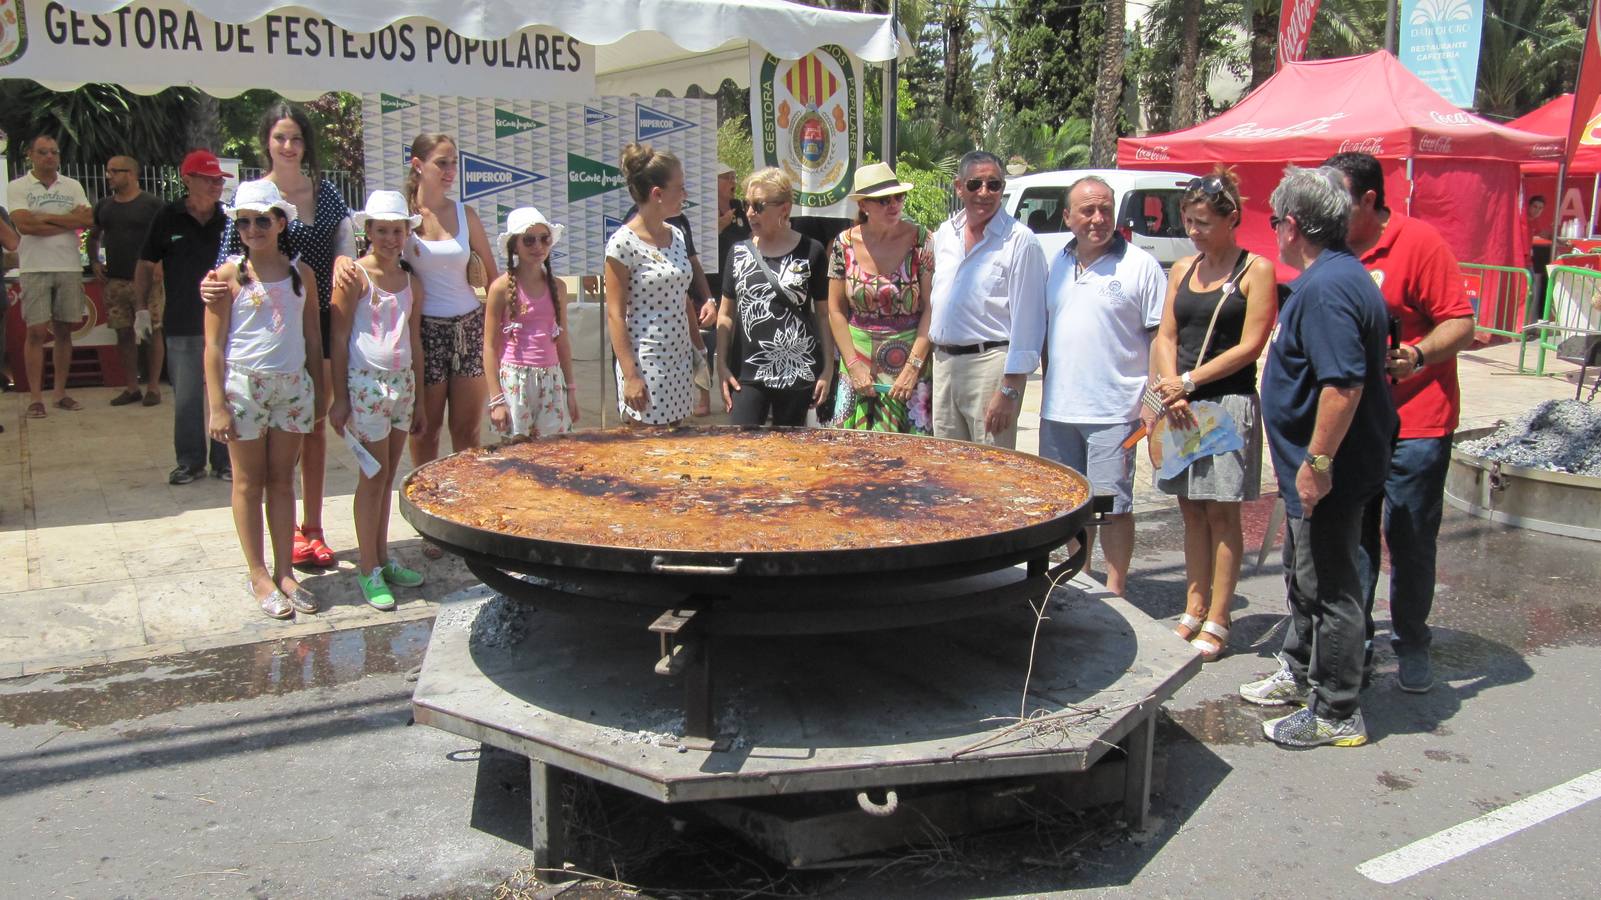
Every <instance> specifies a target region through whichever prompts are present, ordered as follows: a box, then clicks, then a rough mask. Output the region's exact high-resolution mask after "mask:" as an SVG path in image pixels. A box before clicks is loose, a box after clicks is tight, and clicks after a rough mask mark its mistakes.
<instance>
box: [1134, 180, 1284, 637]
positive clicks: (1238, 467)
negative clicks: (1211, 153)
mask: <svg viewBox="0 0 1601 900" xmlns="http://www.w3.org/2000/svg"><path fill="white" fill-rule="evenodd" d="M1181 208H1182V210H1183V215H1184V228H1185V231H1186V233H1187V234H1188V235H1189V237H1190V239H1191V240H1192V241H1194V243H1195V249H1196V251H1197V252H1196V254H1195V255H1194V256H1190V257H1186V258H1184V259H1181V260H1179V261H1178V262H1177V263H1175V264H1174V266H1173V269H1172V272H1171V274H1170V276H1169V279H1168V286H1167V303H1166V306H1165V307H1164V309H1163V311H1162V324H1161V325H1160V326H1159V327H1158V329H1157V333H1156V339H1155V340H1154V341H1153V342H1152V344H1151V374H1152V377H1153V381H1154V383H1153V385H1152V389H1153V390H1154V391H1155V392H1156V393H1157V395H1158V396H1160V397H1161V398H1162V402H1163V404H1164V405H1165V406H1166V407H1167V415H1168V416H1169V420H1170V423H1171V424H1172V425H1173V426H1175V427H1193V426H1194V425H1195V416H1194V414H1193V413H1192V412H1191V410H1190V403H1192V402H1197V401H1201V400H1209V401H1212V402H1214V403H1217V404H1218V405H1220V406H1221V407H1223V409H1224V410H1226V411H1227V412H1228V413H1229V415H1230V416H1232V417H1233V419H1234V423H1235V425H1236V426H1238V427H1239V429H1240V431H1241V437H1242V438H1243V439H1244V441H1245V446H1244V447H1243V448H1242V449H1239V450H1234V451H1230V452H1227V453H1220V454H1217V455H1215V456H1206V457H1202V458H1200V459H1197V460H1196V461H1194V462H1193V463H1191V464H1190V465H1189V467H1188V468H1187V469H1185V470H1184V471H1183V472H1181V473H1179V474H1178V475H1176V476H1174V477H1173V478H1159V479H1157V487H1158V488H1159V489H1160V490H1162V491H1163V492H1165V493H1168V494H1173V495H1175V496H1177V497H1178V498H1179V510H1180V512H1182V513H1183V515H1184V574H1185V593H1186V599H1185V609H1184V615H1183V617H1182V618H1181V619H1180V620H1179V624H1178V627H1177V628H1175V629H1174V630H1175V632H1176V633H1177V634H1178V635H1179V637H1181V638H1183V639H1185V640H1187V641H1189V642H1190V643H1191V644H1192V645H1194V647H1195V649H1197V650H1199V651H1200V652H1201V657H1202V659H1204V660H1206V661H1207V662H1210V661H1212V660H1214V659H1217V658H1218V657H1219V656H1222V655H1223V653H1224V651H1225V650H1226V649H1227V647H1228V641H1229V625H1230V618H1229V615H1230V606H1231V605H1232V603H1233V600H1234V589H1235V586H1236V585H1237V584H1238V582H1239V580H1240V557H1241V556H1242V555H1243V553H1244V543H1245V541H1244V537H1243V535H1242V533H1241V529H1240V504H1241V503H1242V502H1243V501H1245V500H1254V499H1256V498H1257V496H1258V495H1259V494H1260V491H1261V481H1262V422H1261V416H1260V407H1261V402H1260V400H1259V399H1258V397H1257V393H1256V361H1257V359H1258V358H1260V357H1261V355H1262V349H1263V348H1264V347H1266V346H1267V341H1268V335H1269V334H1270V333H1271V332H1272V329H1273V320H1274V318H1275V316H1276V315H1277V312H1278V296H1277V293H1276V291H1275V288H1274V284H1273V281H1274V278H1273V263H1272V262H1271V261H1269V260H1267V259H1265V258H1263V257H1260V256H1257V255H1255V254H1252V253H1248V252H1246V251H1245V250H1242V249H1241V248H1240V245H1239V243H1238V242H1236V240H1235V234H1234V232H1235V229H1237V228H1238V227H1239V224H1240V189H1239V184H1238V182H1237V181H1236V180H1235V178H1234V175H1233V173H1231V172H1229V171H1228V170H1226V169H1223V168H1221V167H1219V168H1218V170H1217V171H1216V172H1214V173H1213V174H1211V175H1208V176H1206V177H1204V178H1196V179H1194V180H1193V181H1191V182H1190V184H1189V187H1188V189H1187V190H1186V191H1185V192H1184V198H1183V201H1182V206H1181Z"/></svg>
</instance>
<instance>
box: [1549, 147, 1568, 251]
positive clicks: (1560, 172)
mask: <svg viewBox="0 0 1601 900" xmlns="http://www.w3.org/2000/svg"><path fill="white" fill-rule="evenodd" d="M1567 181H1568V158H1567V154H1565V153H1564V154H1563V157H1562V161H1561V162H1560V163H1557V195H1556V196H1555V197H1553V198H1551V200H1552V202H1553V203H1555V204H1556V207H1557V211H1556V215H1555V217H1554V218H1553V220H1552V225H1551V261H1552V262H1553V263H1554V262H1556V261H1557V257H1559V256H1561V255H1562V192H1563V191H1565V190H1567Z"/></svg>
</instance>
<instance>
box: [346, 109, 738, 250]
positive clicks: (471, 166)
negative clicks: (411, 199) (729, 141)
mask: <svg viewBox="0 0 1601 900" xmlns="http://www.w3.org/2000/svg"><path fill="white" fill-rule="evenodd" d="M361 100H362V128H363V138H364V143H365V147H366V154H365V155H366V164H367V190H368V191H376V190H385V189H388V190H397V191H398V190H403V188H404V183H405V177H406V163H407V160H409V159H410V158H411V142H412V139H413V138H415V137H416V136H417V135H418V134H420V133H423V132H436V131H437V132H443V133H445V134H448V135H450V136H452V137H453V138H455V139H456V142H457V144H456V146H457V150H458V151H459V152H460V154H461V163H460V168H459V169H458V170H457V173H456V194H457V196H458V197H460V198H461V200H462V201H463V202H464V203H466V204H467V205H468V206H471V207H473V208H474V209H476V210H477V211H478V217H479V218H480V219H481V220H483V223H484V230H485V231H487V232H489V239H490V241H494V240H495V236H496V235H497V234H499V233H500V232H501V231H502V230H503V229H504V227H505V224H506V216H507V215H508V214H509V213H510V212H511V211H512V210H513V209H516V208H517V207H519V206H530V205H532V206H537V207H539V209H540V210H541V211H542V212H544V214H545V215H546V216H547V217H548V218H549V219H550V220H551V221H553V222H559V223H561V224H563V225H566V226H567V233H566V234H565V235H564V236H563V237H562V241H561V244H560V245H558V246H557V247H556V249H555V251H554V252H553V253H552V255H551V266H552V267H553V268H554V269H555V271H556V274H558V275H598V274H600V273H601V271H602V270H603V269H604V268H605V265H606V240H607V239H608V238H610V237H611V235H612V232H614V231H616V230H617V228H618V227H619V226H620V225H621V224H622V216H623V214H624V213H626V212H627V211H628V208H629V207H630V206H632V205H633V200H632V199H630V198H629V196H628V188H627V186H626V185H624V184H623V177H622V172H621V170H620V169H619V167H618V166H619V162H620V160H621V158H622V151H623V147H624V145H626V144H627V143H628V142H630V141H634V140H639V141H644V142H646V143H649V144H651V145H652V146H654V147H657V148H658V149H661V150H667V151H669V152H671V153H672V154H673V155H675V156H677V157H678V158H679V159H681V160H683V163H684V186H685V188H687V190H688V192H689V199H688V200H686V201H685V202H684V214H685V215H687V216H688V217H689V224H690V228H691V229H693V231H694V236H695V241H696V249H700V248H703V247H704V248H708V249H707V250H703V251H702V252H701V266H702V267H703V268H704V269H706V270H707V271H709V272H710V271H715V270H716V269H717V265H718V260H717V259H716V256H717V251H716V248H717V102H716V101H715V100H687V99H677V98H672V97H664V98H659V97H651V98H644V97H601V98H598V99H590V100H588V101H585V102H583V103H553V102H546V101H539V100H506V99H500V100H490V99H483V98H475V97H442V96H435V95H426V94H390V93H376V94H363V95H362V97H361ZM496 252H497V253H498V252H499V251H498V250H497V251H496ZM498 265H499V266H500V267H501V268H505V261H504V260H501V261H500V262H499V263H498Z"/></svg>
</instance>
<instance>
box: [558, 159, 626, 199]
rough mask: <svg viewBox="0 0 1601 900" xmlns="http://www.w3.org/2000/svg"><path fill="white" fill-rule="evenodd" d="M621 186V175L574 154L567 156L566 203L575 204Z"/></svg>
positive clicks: (601, 164)
mask: <svg viewBox="0 0 1601 900" xmlns="http://www.w3.org/2000/svg"><path fill="white" fill-rule="evenodd" d="M622 186H623V173H622V171H621V170H619V169H618V168H617V167H616V166H608V165H606V164H605V163H603V162H596V161H595V160H593V159H589V158H588V157H583V156H579V155H578V154H576V153H568V154H567V202H568V203H576V202H578V201H579V200H585V199H588V198H590V197H594V196H596V195H598V194H604V193H606V192H607V191H615V190H617V189H618V188H620V187H622Z"/></svg>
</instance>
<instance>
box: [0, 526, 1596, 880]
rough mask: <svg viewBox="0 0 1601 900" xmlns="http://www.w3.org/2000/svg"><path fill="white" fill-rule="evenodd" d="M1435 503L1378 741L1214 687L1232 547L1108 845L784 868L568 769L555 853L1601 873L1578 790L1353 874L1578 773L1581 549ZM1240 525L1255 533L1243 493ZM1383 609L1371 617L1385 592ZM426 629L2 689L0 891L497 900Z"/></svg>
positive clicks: (699, 876)
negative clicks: (1417, 658) (1398, 678)
mask: <svg viewBox="0 0 1601 900" xmlns="http://www.w3.org/2000/svg"><path fill="white" fill-rule="evenodd" d="M1446 515H1447V519H1446V528H1445V533H1444V534H1443V535H1442V541H1441V571H1440V582H1441V585H1440V595H1439V599H1438V600H1437V603H1436V607H1435V615H1434V619H1433V621H1434V624H1435V626H1436V645H1435V646H1436V654H1435V660H1436V669H1437V674H1438V676H1439V677H1440V679H1441V683H1440V684H1439V685H1438V686H1437V687H1436V688H1435V690H1434V691H1432V692H1431V693H1429V694H1425V695H1419V696H1414V695H1408V694H1404V693H1401V692H1400V691H1399V690H1397V689H1396V688H1395V686H1394V683H1393V680H1392V678H1391V677H1390V676H1391V674H1392V673H1393V669H1394V664H1393V660H1392V659H1390V658H1389V656H1388V654H1387V653H1381V656H1380V677H1379V679H1378V680H1377V682H1376V683H1375V684H1374V686H1373V687H1372V688H1371V689H1370V690H1369V691H1367V692H1366V693H1365V694H1364V709H1365V710H1366V714H1367V721H1368V728H1369V731H1370V735H1371V737H1372V739H1373V743H1372V744H1370V745H1369V746H1367V747H1364V748H1359V749H1351V750H1336V749H1321V750H1316V751H1310V752H1305V753H1291V752H1286V751H1282V750H1279V749H1277V748H1275V747H1273V746H1271V745H1268V744H1265V743H1263V742H1262V741H1261V739H1260V730H1259V723H1260V722H1261V721H1262V720H1263V719H1265V718H1267V717H1268V716H1267V715H1266V714H1265V713H1264V712H1263V711H1259V710H1256V709H1254V708H1250V707H1247V706H1245V705H1243V704H1241V703H1240V702H1239V701H1238V700H1237V699H1234V690H1235V688H1236V687H1237V686H1238V684H1239V683H1240V682H1242V681H1245V680H1249V679H1251V678H1253V677H1255V676H1257V675H1258V674H1259V673H1264V672H1266V671H1269V670H1271V669H1272V668H1273V667H1274V662H1273V660H1272V659H1271V652H1272V650H1273V649H1274V648H1275V647H1276V645H1277V640H1278V638H1279V637H1280V636H1281V633H1282V632H1281V631H1280V630H1279V621H1280V619H1281V617H1282V612H1283V600H1282V582H1281V580H1280V578H1279V575H1278V573H1277V571H1276V568H1275V566H1274V565H1273V563H1272V561H1270V562H1269V565H1268V566H1267V567H1266V568H1264V569H1261V570H1256V569H1255V568H1254V567H1253V566H1252V565H1250V563H1254V560H1255V552H1254V549H1253V550H1252V551H1251V552H1250V553H1249V554H1248V556H1249V560H1248V565H1247V569H1246V578H1245V579H1244V580H1243V581H1242V584H1241V590H1240V593H1241V596H1242V598H1243V599H1242V602H1241V606H1240V608H1239V610H1238V611H1237V612H1236V614H1235V620H1236V623H1237V624H1236V633H1235V638H1234V642H1233V646H1234V648H1235V652H1234V654H1233V655H1232V656H1230V657H1227V658H1226V659H1224V660H1223V661H1221V662H1219V663H1216V664H1213V665H1211V666H1208V667H1207V668H1206V669H1205V670H1203V672H1202V673H1201V674H1200V675H1199V676H1198V677H1197V678H1196V679H1195V680H1194V681H1192V682H1191V683H1190V684H1189V685H1187V686H1186V687H1185V688H1184V689H1183V690H1181V691H1180V693H1179V694H1178V696H1177V697H1175V698H1174V700H1173V701H1172V702H1170V703H1169V704H1168V708H1167V712H1166V714H1165V716H1164V718H1163V721H1162V726H1161V729H1160V731H1159V734H1158V745H1157V753H1158V755H1159V757H1160V759H1161V763H1162V766H1163V768H1164V770H1165V782H1164V784H1163V786H1162V788H1161V790H1160V793H1159V794H1158V796H1157V797H1156V798H1155V801H1154V804H1153V812H1154V814H1155V816H1156V817H1157V820H1158V821H1157V824H1156V826H1155V827H1154V828H1153V829H1152V830H1151V831H1150V832H1149V833H1148V834H1142V835H1130V834H1129V833H1128V832H1127V831H1126V830H1125V829H1123V828H1122V827H1121V825H1120V824H1119V823H1117V822H1116V821H1115V820H1114V819H1113V817H1112V814H1111V812H1110V811H1107V810H1089V811H1082V810H1070V809H1066V808H1059V807H1054V806H1051V805H1049V804H1044V803H1042V804H1040V806H1039V809H1038V815H1037V817H1036V818H1035V820H1034V821H1033V822H1031V823H1030V824H1029V825H1027V826H1024V827H1019V828H1013V829H1008V830H1004V831H1000V832H992V833H989V834H984V835H978V836H970V837H965V838H950V837H947V836H941V835H934V836H931V839H930V840H928V841H925V842H924V843H923V844H921V845H920V846H917V847H914V848H911V849H908V850H905V851H902V852H898V853H894V854H885V855H882V856H880V857H878V858H876V859H874V860H872V861H871V862H870V863H869V864H866V865H862V866H859V867H855V868H850V869H830V870H822V871H806V872H794V873H787V872H785V871H784V870H783V869H782V868H781V867H779V866H777V865H775V864H773V863H771V862H768V861H766V860H764V859H762V858H761V857H760V856H759V854H758V853H757V852H756V851H755V850H753V849H752V848H751V847H749V846H748V845H746V844H745V843H744V842H743V841H741V840H740V839H739V838H738V837H736V836H734V835H732V834H731V833H729V832H727V831H724V830H722V829H721V828H718V827H716V826H712V825H709V824H707V823H705V822H703V821H701V820H700V819H698V818H697V817H695V816H694V815H693V814H691V813H685V814H680V812H681V811H679V810H669V809H667V808H664V807H660V806H657V805H655V804H653V803H649V802H646V801H641V800H638V799H636V798H633V797H630V796H627V795H622V794H619V793H616V792H613V791H610V790H601V789H598V788H593V787H585V788H581V789H577V790H575V792H574V796H573V797H572V800H573V803H574V806H573V820H574V826H575V827H574V832H575V833H574V838H575V854H574V856H575V861H576V862H577V863H578V864H579V867H580V868H582V869H584V870H586V871H591V872H595V873H597V874H601V875H606V876H610V877H614V878H617V879H619V880H620V881H622V882H625V883H627V884H629V885H635V886H638V887H640V888H641V889H643V890H644V892H645V893H647V894H650V895H652V896H673V895H679V896H703V897H739V896H799V895H828V896H838V897H849V898H867V897H875V898H876V897H879V896H883V895H886V894H887V895H890V896H918V897H951V898H957V897H986V896H1002V895H1015V894H1041V893H1053V892H1058V891H1061V892H1067V891H1072V892H1082V893H1087V894H1092V895H1099V894H1129V893H1130V892H1135V891H1137V892H1139V893H1140V894H1142V895H1144V894H1152V893H1155V894H1163V895H1171V896H1198V895H1202V894H1209V895H1224V896H1231V895H1232V896H1258V895H1261V896H1266V895H1272V896H1279V895H1282V894H1283V893H1284V892H1285V890H1286V889H1287V888H1290V887H1291V886H1292V885H1293V887H1294V888H1296V889H1299V890H1301V891H1307V890H1310V891H1315V892H1319V893H1334V892H1338V893H1341V894H1345V895H1356V896H1367V895H1371V894H1377V893H1379V892H1380V891H1384V892H1386V893H1389V894H1396V893H1399V894H1406V895H1420V896H1444V895H1451V896H1470V897H1477V896H1485V897H1488V896H1497V895H1505V894H1507V893H1508V892H1509V891H1514V892H1516V893H1517V894H1519V895H1533V894H1537V893H1547V894H1555V895H1573V894H1577V893H1580V892H1582V891H1583V890H1584V889H1583V888H1581V887H1580V886H1581V885H1584V884H1590V883H1594V882H1595V881H1596V880H1597V879H1598V878H1601V861H1598V860H1597V859H1596V855H1595V854H1594V844H1593V837H1592V835H1593V834H1594V833H1595V831H1596V829H1597V827H1598V826H1601V804H1591V805H1588V806H1581V807H1579V808H1578V809H1575V810H1573V811H1572V812H1568V813H1566V814H1564V815H1561V816H1558V817H1556V818H1553V819H1551V820H1550V821H1547V822H1544V823H1543V824H1539V825H1536V826H1534V827H1532V828H1529V829H1528V830H1526V831H1523V832H1520V833H1518V834H1515V835H1513V836H1511V837H1508V838H1505V839H1504V840H1501V841H1499V842H1497V843H1494V844H1491V845H1489V846H1488V847H1485V848H1483V849H1480V850H1478V851H1476V852H1473V853H1469V854H1467V855H1465V856H1462V857H1461V858H1459V859H1456V860H1454V861H1452V862H1449V863H1446V864H1444V865H1441V866H1439V867H1437V868H1434V869H1431V870H1429V871H1426V872H1424V873H1422V874H1419V875H1417V876H1414V877H1413V878H1410V879H1408V880H1406V881H1403V882H1401V883H1400V884H1398V885H1396V886H1394V887H1391V888H1385V887H1382V886H1380V885H1378V884H1375V883H1374V882H1371V881H1369V880H1367V879H1366V878H1364V877H1363V876H1362V875H1360V874H1358V873H1357V872H1356V869H1355V867H1356V866H1357V865H1358V864H1360V863H1362V862H1364V861H1366V860H1368V859H1371V858H1373V857H1375V856H1378V855H1380V854H1382V853H1386V852H1388V851H1391V850H1394V849H1396V848H1397V847H1400V846H1402V845H1404V844H1407V843H1409V842H1411V841H1413V840H1416V839H1418V838H1422V837H1425V836H1427V835H1430V834H1433V833H1435V832H1437V831H1439V830H1441V829H1444V828H1447V827H1450V826H1453V825H1456V824H1458V823H1461V822H1464V821H1467V820H1470V819H1473V818H1474V817H1476V816H1479V815H1482V814H1483V813H1485V812H1488V811H1490V810H1493V809H1496V808H1499V807H1501V806H1504V805H1505V804H1507V803H1510V802H1513V801H1515V800H1517V799H1519V798H1521V797H1524V796H1528V795H1530V794H1534V793H1536V792H1539V791H1543V790H1545V789H1547V788H1550V787H1552V786H1553V785H1557V784H1560V783H1562V782H1565V781H1568V780H1570V779H1572V778H1574V777H1576V776H1579V775H1583V774H1585V773H1586V772H1589V771H1591V770H1592V769H1595V768H1596V766H1597V762H1596V760H1597V754H1596V752H1595V747H1596V746H1597V744H1598V740H1601V709H1598V706H1601V703H1598V701H1597V699H1596V697H1597V687H1598V686H1601V685H1598V682H1601V653H1598V651H1597V644H1598V640H1601V596H1598V592H1597V589H1596V584H1597V583H1598V580H1601V579H1598V578H1597V576H1598V575H1601V565H1598V562H1597V559H1598V553H1601V546H1598V545H1596V544H1593V543H1586V542H1583V541H1577V540H1572V539H1566V538H1558V537H1552V536H1547V535H1540V534H1535V533H1532V532H1523V531H1517V530H1513V529H1507V528H1505V527H1503V526H1499V525H1494V524H1491V523H1488V522H1484V521H1481V520H1478V519H1473V518H1469V517H1467V516H1464V515H1462V514H1460V513H1457V512H1455V511H1453V510H1448V511H1447V514H1446ZM1248 518H1249V524H1248V525H1247V536H1248V543H1249V542H1250V538H1251V536H1252V535H1259V534H1260V532H1261V529H1262V527H1263V526H1262V522H1263V521H1264V520H1265V518H1266V505H1265V503H1262V504H1255V505H1253V506H1252V507H1251V509H1250V516H1249V517H1248ZM1139 531H1140V538H1139V540H1140V545H1139V549H1138V551H1137V552H1138V558H1137V560H1136V573H1135V575H1134V577H1133V578H1132V579H1131V585H1130V590H1129V599H1130V600H1131V601H1132V602H1133V603H1134V604H1136V605H1137V606H1139V607H1140V608H1141V609H1143V610H1144V611H1146V612H1147V613H1149V614H1150V615H1152V616H1156V617H1161V618H1167V617H1172V616H1176V615H1177V614H1178V612H1179V611H1180V610H1181V606H1182V577H1183V566H1182V558H1181V556H1180V554H1179V541H1180V538H1181V533H1180V531H1181V529H1180V528H1179V526H1178V524H1177V519H1176V514H1173V513H1168V514H1159V515H1153V516H1150V517H1147V518H1145V519H1144V520H1142V522H1141V524H1140V529H1139ZM1378 615H1379V618H1380V619H1381V628H1382V625H1383V623H1382V620H1383V619H1384V618H1385V615H1386V613H1385V610H1384V609H1383V607H1382V604H1381V608H1380V610H1379V612H1378ZM429 629H430V624H429V623H428V622H414V623H397V624H392V625H381V626H375V627H369V628H365V629H361V630H355V631H344V632H337V633H326V634H319V635H312V636H308V637H303V638H298V639H294V640H283V641H276V642H270V643H262V644H253V645H246V646H239V647H229V648H223V649H217V650H208V651H201V652H195V653H186V654H180V655H175V656H169V657H160V658H156V659H150V660H142V661H138V662H129V663H118V664H112V665H104V666H98V667H94V668H89V669H82V670H72V671H65V672H54V673H45V674H41V675H35V676H28V677H23V678H13V679H9V680H5V681H0V722H4V723H5V724H6V726H7V727H5V728H4V729H0V831H3V833H5V834H7V835H8V836H9V838H10V840H8V841H7V846H6V850H5V853H4V854H3V856H0V895H4V896H17V897H24V896H26V897H55V896H61V897H67V896H73V897H90V896H93V897H114V896H162V897H231V896H246V897H291V896H293V897H305V896H340V897H357V896H381V897H399V896H419V897H428V896H439V897H445V896H449V897H479V896H491V895H493V894H494V893H495V888H496V885H499V884H501V883H502V882H504V881H506V880H507V879H511V878H513V877H514V876H516V874H517V872H518V870H520V869H523V868H524V867H525V866H527V865H528V853H527V851H526V850H525V849H524V847H525V845H526V843H527V840H528V824H527V814H526V809H527V806H526V803H527V791H528V785H527V773H526V769H525V767H524V766H522V765H521V764H520V761H518V760H517V759H515V758H512V757H509V756H507V755H505V754H501V753H498V752H484V751H483V750H482V749H481V748H480V747H479V746H478V745H476V744H474V743H471V742H468V741H466V740H464V739H461V738H458V737H455V736H452V735H449V734H445V733H443V732H439V731H435V730H433V729H429V728H423V727H414V726H409V724H408V723H409V720H410V710H409V697H410V685H409V684H408V682H407V680H406V672H407V671H408V670H410V669H411V668H412V667H414V666H416V665H417V664H418V663H419V662H420V661H421V656H422V653H423V651H424V649H425V647H426V644H427V639H428V634H429ZM529 893H530V895H532V891H530V892H529ZM586 893H587V894H589V895H603V894H605V893H607V891H604V890H599V889H596V890H591V891H586ZM612 893H621V892H620V891H612ZM574 895H575V892H573V891H569V892H567V893H565V894H563V896H574Z"/></svg>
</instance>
